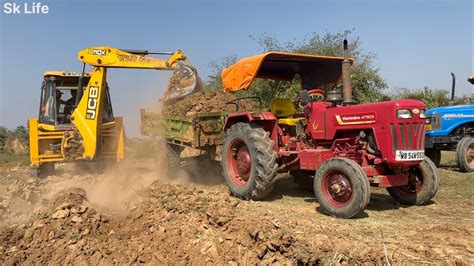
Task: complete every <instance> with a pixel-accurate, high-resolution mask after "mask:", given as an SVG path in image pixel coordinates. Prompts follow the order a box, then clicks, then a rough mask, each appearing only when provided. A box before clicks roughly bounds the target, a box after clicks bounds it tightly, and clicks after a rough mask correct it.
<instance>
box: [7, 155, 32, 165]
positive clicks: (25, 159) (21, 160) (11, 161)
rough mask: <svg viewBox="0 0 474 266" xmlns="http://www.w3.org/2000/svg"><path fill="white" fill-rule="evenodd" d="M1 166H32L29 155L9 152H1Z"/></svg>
mask: <svg viewBox="0 0 474 266" xmlns="http://www.w3.org/2000/svg"><path fill="white" fill-rule="evenodd" d="M0 165H2V166H17V165H20V166H28V165H30V156H29V154H14V153H9V152H0Z"/></svg>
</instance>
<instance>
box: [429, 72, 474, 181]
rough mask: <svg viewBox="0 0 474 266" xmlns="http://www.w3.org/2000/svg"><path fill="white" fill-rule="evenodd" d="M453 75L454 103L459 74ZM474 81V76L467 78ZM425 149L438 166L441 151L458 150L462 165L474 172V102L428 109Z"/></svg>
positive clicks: (460, 164)
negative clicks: (473, 103)
mask: <svg viewBox="0 0 474 266" xmlns="http://www.w3.org/2000/svg"><path fill="white" fill-rule="evenodd" d="M451 75H452V77H453V85H452V92H451V103H453V102H454V88H455V83H456V77H455V76H454V74H453V73H451ZM468 81H469V82H470V83H471V84H474V77H470V78H468ZM426 114H427V116H428V123H427V126H426V139H425V153H426V155H427V156H428V157H429V158H430V159H431V160H432V161H433V162H434V163H435V164H436V166H439V163H440V161H441V151H442V150H443V151H456V156H457V162H458V165H459V168H460V169H461V171H463V172H474V105H472V104H470V105H452V104H451V105H450V106H444V107H438V108H433V109H430V110H428V111H427V112H426Z"/></svg>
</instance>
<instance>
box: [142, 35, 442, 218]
mask: <svg viewBox="0 0 474 266" xmlns="http://www.w3.org/2000/svg"><path fill="white" fill-rule="evenodd" d="M345 46H346V44H345ZM345 48H347V47H345ZM346 51H347V50H346ZM352 64H353V60H352V59H350V58H347V55H346V56H345V57H344V58H342V57H326V56H314V55H300V54H289V53H279V52H269V53H264V54H260V55H256V56H253V57H248V58H244V59H242V60H240V61H239V62H237V63H236V64H234V65H232V66H230V67H229V68H226V69H224V70H223V72H222V81H223V86H224V90H225V91H227V92H235V91H238V90H242V89H247V88H249V87H250V85H251V84H252V81H253V80H254V79H256V78H265V79H274V80H286V81H291V80H292V79H293V78H294V76H295V75H299V77H300V79H301V91H300V95H299V97H298V99H274V100H273V101H272V102H271V104H270V106H269V107H268V108H256V109H251V108H248V106H247V108H241V106H240V104H239V102H240V101H241V100H247V99H234V100H231V101H222V102H221V104H224V106H223V108H221V110H220V111H218V112H200V111H199V110H198V111H191V112H185V113H181V114H180V113H178V114H169V113H166V112H163V113H162V114H157V113H150V112H147V111H145V110H142V132H143V133H144V134H146V135H151V136H162V137H163V138H164V139H165V141H166V143H167V145H166V146H167V151H166V152H167V155H168V161H169V167H171V168H173V167H179V162H180V152H181V151H182V150H183V148H185V147H192V148H195V149H199V150H202V151H203V152H204V153H206V154H209V155H210V157H211V158H214V159H217V160H220V161H221V165H222V167H223V175H224V178H225V181H226V184H227V186H228V187H229V189H230V193H231V194H232V195H233V196H235V197H238V198H241V199H246V200H249V199H253V200H259V199H264V198H265V197H266V196H267V195H268V194H269V193H270V192H271V191H272V187H273V184H274V182H275V179H276V177H277V173H279V172H289V173H290V174H291V175H292V176H293V177H294V178H295V181H297V182H298V183H299V184H301V185H307V186H309V187H308V189H312V190H314V195H315V197H316V200H317V202H318V203H319V205H320V207H321V209H322V210H323V211H324V212H325V213H327V214H329V215H332V216H335V217H339V218H352V217H355V216H358V215H359V214H361V213H362V212H363V211H364V209H365V207H366V206H367V204H368V203H369V200H370V186H377V187H384V188H387V190H388V192H389V194H390V195H391V196H392V197H393V198H394V199H395V200H397V201H398V202H400V203H402V204H406V205H421V204H424V203H427V202H428V201H430V200H431V199H432V198H433V197H434V196H435V194H436V192H437V190H438V173H437V169H436V167H435V165H434V164H433V162H432V161H431V160H430V159H428V158H427V157H425V156H424V144H425V143H424V141H425V138H424V135H425V121H426V113H425V111H426V107H425V105H424V104H423V103H422V102H420V101H416V100H398V101H389V102H379V103H370V104H353V103H352V89H351V81H350V71H351V65H352ZM340 81H342V93H340V92H339V91H338V89H339V83H340ZM275 89H277V88H275ZM315 94H320V95H324V97H325V99H324V100H321V97H312V95H315ZM341 94H342V95H341ZM189 97H193V96H189ZM191 101H193V100H191ZM253 101H254V103H258V99H253ZM207 102H208V101H201V102H200V101H197V99H194V103H195V104H203V105H206V104H209V103H207ZM174 104H179V102H178V103H174ZM210 105H212V104H210ZM227 106H232V107H233V110H231V109H232V108H227ZM165 108H168V110H177V109H179V108H176V107H174V106H168V107H165ZM202 109H203V108H200V110H202ZM299 109H300V110H301V112H298V111H297V110H299ZM204 111H206V110H205V108H204ZM212 111H215V110H212Z"/></svg>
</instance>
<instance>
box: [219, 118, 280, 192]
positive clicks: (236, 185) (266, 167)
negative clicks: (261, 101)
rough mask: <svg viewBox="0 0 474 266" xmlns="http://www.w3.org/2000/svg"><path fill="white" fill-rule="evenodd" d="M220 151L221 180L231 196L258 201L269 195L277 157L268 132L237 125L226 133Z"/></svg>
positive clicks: (255, 127)
mask: <svg viewBox="0 0 474 266" xmlns="http://www.w3.org/2000/svg"><path fill="white" fill-rule="evenodd" d="M222 151H223V154H222V168H223V173H224V178H225V181H226V183H227V186H229V189H230V193H231V194H232V195H233V196H235V197H237V198H241V199H245V200H249V199H253V200H258V199H262V198H264V197H265V196H267V195H268V194H269V193H270V192H271V191H272V189H273V182H274V180H275V177H276V173H277V163H276V159H277V153H276V152H275V150H274V149H273V141H272V140H271V139H270V138H269V134H268V132H266V131H265V130H263V128H261V127H258V126H256V125H252V124H248V123H237V124H235V125H233V126H231V127H230V128H229V130H228V131H227V132H226V136H225V139H224V145H223V149H222Z"/></svg>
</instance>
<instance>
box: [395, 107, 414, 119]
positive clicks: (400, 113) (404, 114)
mask: <svg viewBox="0 0 474 266" xmlns="http://www.w3.org/2000/svg"><path fill="white" fill-rule="evenodd" d="M412 117H413V116H412V115H411V111H410V110H408V109H400V110H397V118H399V119H410V118H412Z"/></svg>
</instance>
